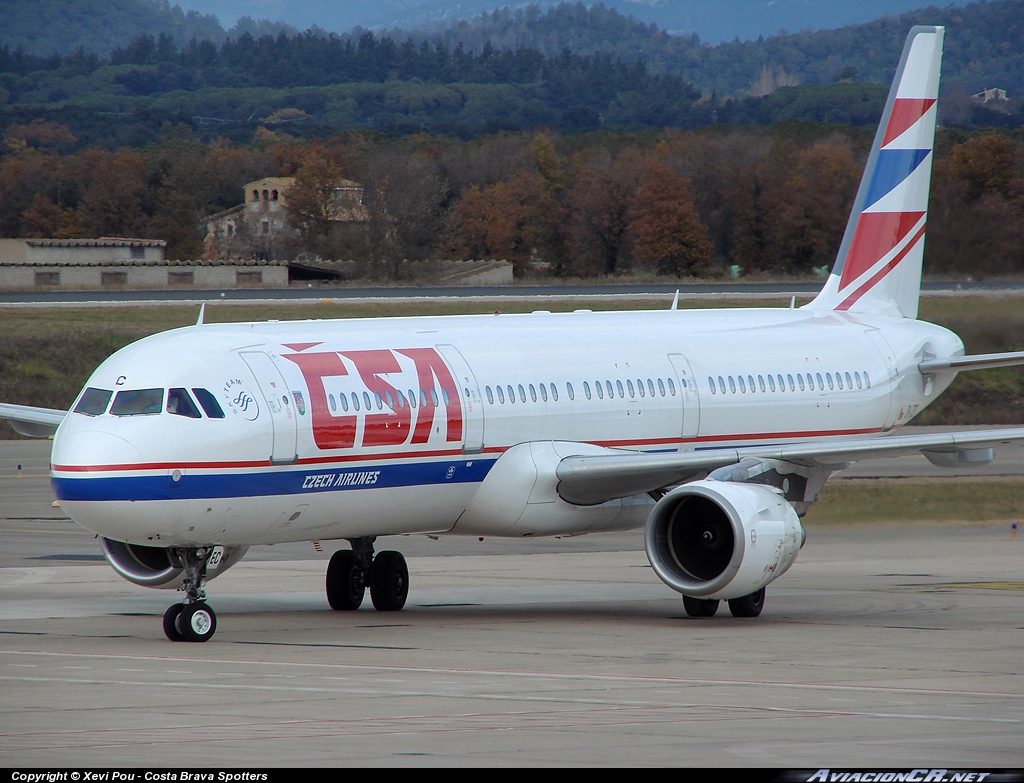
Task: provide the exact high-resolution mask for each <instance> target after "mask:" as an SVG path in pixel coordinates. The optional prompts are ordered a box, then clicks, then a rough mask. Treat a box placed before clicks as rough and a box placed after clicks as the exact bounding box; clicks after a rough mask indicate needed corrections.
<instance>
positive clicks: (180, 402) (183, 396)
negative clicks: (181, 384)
mask: <svg viewBox="0 0 1024 783" xmlns="http://www.w3.org/2000/svg"><path fill="white" fill-rule="evenodd" d="M167 412H168V413H173V414H174V415H175V416H187V417H188V418H190V419H201V418H203V414H201V413H200V412H199V408H197V407H196V404H195V403H194V402H192V398H191V397H189V396H188V392H187V391H185V390H184V389H171V390H170V391H169V392H167Z"/></svg>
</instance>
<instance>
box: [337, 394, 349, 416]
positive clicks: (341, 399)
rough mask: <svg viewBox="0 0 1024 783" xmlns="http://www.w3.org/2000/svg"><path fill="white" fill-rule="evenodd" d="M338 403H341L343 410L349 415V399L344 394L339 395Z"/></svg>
mask: <svg viewBox="0 0 1024 783" xmlns="http://www.w3.org/2000/svg"><path fill="white" fill-rule="evenodd" d="M338 402H340V403H341V409H342V410H343V411H345V412H346V413H347V412H348V397H346V396H345V395H344V394H339V395H338Z"/></svg>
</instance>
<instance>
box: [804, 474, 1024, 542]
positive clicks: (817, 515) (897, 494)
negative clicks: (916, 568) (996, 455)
mask: <svg viewBox="0 0 1024 783" xmlns="http://www.w3.org/2000/svg"><path fill="white" fill-rule="evenodd" d="M995 521H999V522H1005V524H1006V528H1007V535H1009V533H1010V524H1011V523H1012V522H1017V523H1018V525H1020V524H1021V523H1022V522H1024V476H1005V477H1003V476H993V477H984V478H968V477H963V476H959V477H957V478H956V480H953V481H951V480H950V479H947V478H941V477H936V478H914V479H910V478H901V479H843V478H839V479H832V480H831V481H830V482H829V483H828V484H826V485H825V488H824V489H823V490H822V491H821V494H820V495H819V496H818V502H817V503H815V504H814V505H813V506H811V510H810V511H808V512H807V516H806V517H805V518H804V524H805V525H806V526H807V527H808V528H809V529H813V528H814V527H816V526H817V527H821V526H825V525H834V524H864V523H899V524H903V525H906V524H913V523H919V524H922V525H933V524H941V523H950V522H957V523H964V522H970V523H981V522H995ZM1020 536H1021V539H1022V540H1024V525H1022V530H1021V531H1020Z"/></svg>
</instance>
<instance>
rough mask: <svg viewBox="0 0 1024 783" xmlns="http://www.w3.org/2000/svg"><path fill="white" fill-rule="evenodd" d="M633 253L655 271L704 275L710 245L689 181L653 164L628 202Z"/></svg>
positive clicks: (671, 273)
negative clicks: (629, 203) (694, 203)
mask: <svg viewBox="0 0 1024 783" xmlns="http://www.w3.org/2000/svg"><path fill="white" fill-rule="evenodd" d="M630 215H631V216H632V219H631V221H630V224H629V230H630V233H632V235H633V236H634V238H635V240H634V250H633V252H634V255H635V256H636V258H637V260H638V261H639V262H641V263H643V264H646V265H648V266H651V267H653V268H654V269H656V270H657V271H658V273H659V274H668V275H706V274H708V273H709V272H710V271H711V262H712V247H711V242H710V241H709V240H708V236H707V230H706V228H705V227H704V224H703V223H701V221H700V217H699V215H698V214H697V210H696V208H695V207H694V205H693V198H692V196H691V195H690V183H689V181H688V180H687V179H686V178H684V177H681V176H680V175H679V174H677V173H676V172H675V171H673V170H672V169H671V168H670V167H668V166H666V165H664V164H660V163H653V164H650V165H648V166H647V168H646V170H645V171H644V172H643V176H642V178H641V181H640V184H639V186H638V187H637V190H636V194H635V195H634V197H633V200H632V203H631V205H630Z"/></svg>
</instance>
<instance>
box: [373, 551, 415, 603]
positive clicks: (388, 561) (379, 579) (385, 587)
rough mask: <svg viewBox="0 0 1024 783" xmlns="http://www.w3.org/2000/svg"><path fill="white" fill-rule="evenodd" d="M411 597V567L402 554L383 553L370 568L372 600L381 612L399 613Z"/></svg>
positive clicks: (374, 560) (374, 559)
mask: <svg viewBox="0 0 1024 783" xmlns="http://www.w3.org/2000/svg"><path fill="white" fill-rule="evenodd" d="M408 597H409V567H408V566H407V565H406V564H405V558H404V557H403V556H402V553H401V552H381V553H379V554H378V555H377V556H376V557H375V558H373V565H372V566H370V600H372V601H373V608H374V609H376V610H377V611H379V612H397V611H398V610H399V609H401V608H402V607H403V606H405V599H406V598H408Z"/></svg>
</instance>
